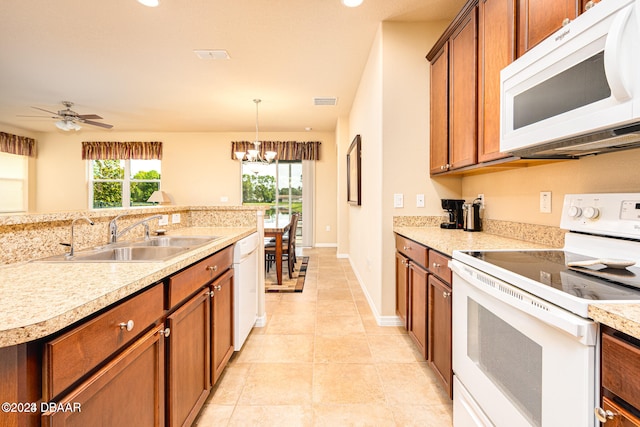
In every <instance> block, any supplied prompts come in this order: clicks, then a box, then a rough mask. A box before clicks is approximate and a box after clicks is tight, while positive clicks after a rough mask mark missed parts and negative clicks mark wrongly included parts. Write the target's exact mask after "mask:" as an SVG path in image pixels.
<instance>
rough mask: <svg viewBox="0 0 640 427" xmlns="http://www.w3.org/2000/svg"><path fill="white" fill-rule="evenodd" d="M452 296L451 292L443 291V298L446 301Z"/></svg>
mask: <svg viewBox="0 0 640 427" xmlns="http://www.w3.org/2000/svg"><path fill="white" fill-rule="evenodd" d="M450 296H451V292H447V291H443V292H442V297H443V298H445V299H446V298H449V297H450Z"/></svg>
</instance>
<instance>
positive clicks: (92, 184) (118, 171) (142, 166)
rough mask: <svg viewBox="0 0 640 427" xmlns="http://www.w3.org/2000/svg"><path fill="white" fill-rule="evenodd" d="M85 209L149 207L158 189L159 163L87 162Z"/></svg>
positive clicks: (125, 161) (132, 160)
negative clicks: (150, 199)
mask: <svg viewBox="0 0 640 427" xmlns="http://www.w3.org/2000/svg"><path fill="white" fill-rule="evenodd" d="M88 164H89V208H90V209H103V208H119V207H135V206H150V205H153V203H150V202H147V200H148V199H149V197H150V196H151V194H152V193H153V192H154V191H156V190H159V189H160V178H161V160H138V159H127V160H110V159H106V160H90V161H88Z"/></svg>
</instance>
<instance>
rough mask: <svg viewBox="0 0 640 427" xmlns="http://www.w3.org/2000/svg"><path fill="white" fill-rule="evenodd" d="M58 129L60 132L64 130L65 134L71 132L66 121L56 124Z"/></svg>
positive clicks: (59, 121)
mask: <svg viewBox="0 0 640 427" xmlns="http://www.w3.org/2000/svg"><path fill="white" fill-rule="evenodd" d="M56 127H57V128H58V129H60V130H63V131H65V132H68V131H70V130H71V128H70V127H69V126H67V122H65V121H64V120H58V121H57V122H56Z"/></svg>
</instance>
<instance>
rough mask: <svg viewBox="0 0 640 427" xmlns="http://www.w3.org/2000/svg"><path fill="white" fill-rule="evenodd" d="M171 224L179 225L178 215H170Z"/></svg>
mask: <svg viewBox="0 0 640 427" xmlns="http://www.w3.org/2000/svg"><path fill="white" fill-rule="evenodd" d="M171 223H172V224H180V214H179V213H178V214H172V215H171Z"/></svg>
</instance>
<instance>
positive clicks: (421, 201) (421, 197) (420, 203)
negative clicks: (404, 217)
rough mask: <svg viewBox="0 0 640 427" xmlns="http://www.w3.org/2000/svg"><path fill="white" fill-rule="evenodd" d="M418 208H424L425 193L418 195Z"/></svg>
mask: <svg viewBox="0 0 640 427" xmlns="http://www.w3.org/2000/svg"><path fill="white" fill-rule="evenodd" d="M416 208H424V194H417V195H416Z"/></svg>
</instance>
